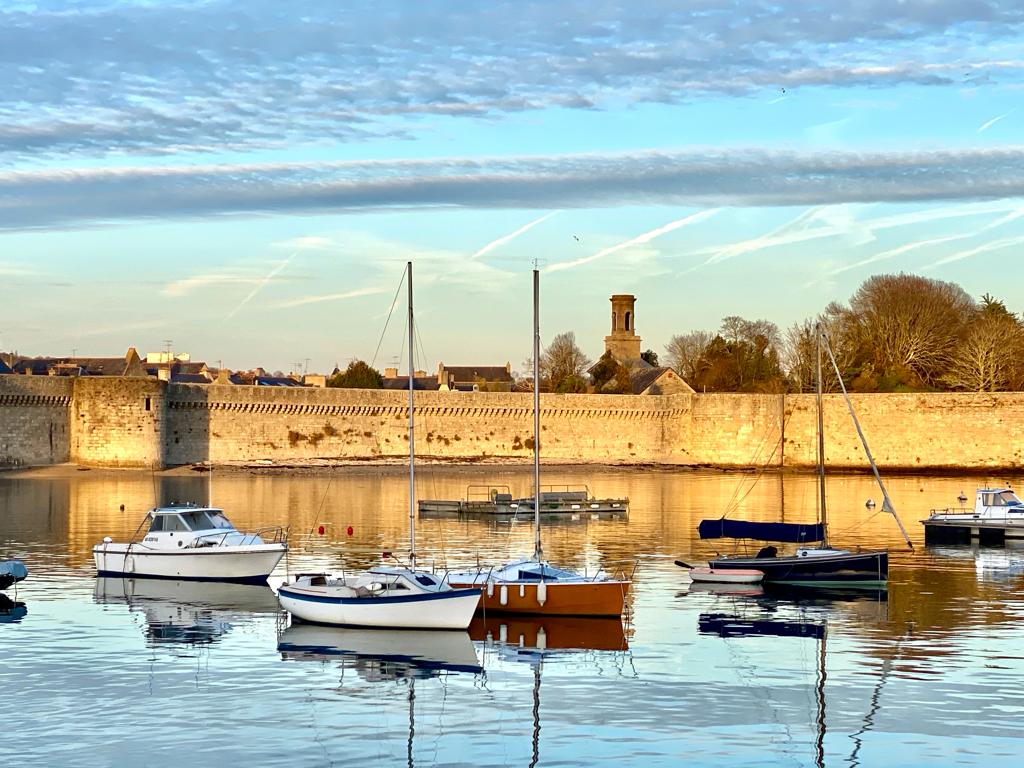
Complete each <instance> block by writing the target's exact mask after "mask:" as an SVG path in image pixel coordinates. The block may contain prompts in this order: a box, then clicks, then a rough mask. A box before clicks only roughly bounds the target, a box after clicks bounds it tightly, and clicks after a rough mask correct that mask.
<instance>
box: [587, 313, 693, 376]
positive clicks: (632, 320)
mask: <svg viewBox="0 0 1024 768" xmlns="http://www.w3.org/2000/svg"><path fill="white" fill-rule="evenodd" d="M611 302H612V332H611V333H610V334H609V335H608V336H605V337H604V349H605V352H606V353H608V354H610V355H611V356H612V359H614V360H615V362H617V363H619V365H622V366H623V367H625V368H626V370H628V371H629V379H630V385H631V390H632V392H633V394H634V395H674V394H679V393H688V392H693V387H691V386H690V385H689V384H687V383H686V382H685V381H684V380H683V378H682V377H681V376H680V375H679V374H678V373H676V372H675V371H673V370H672V369H671V368H669V367H667V366H655V365H651V364H650V363H648V362H647V361H646V360H644V359H643V358H642V357H641V356H640V355H641V351H640V350H641V348H642V345H641V341H642V340H641V338H640V337H639V336H638V335H637V333H636V296H633V295H631V294H627V293H617V294H615V295H614V296H612V297H611ZM590 370H591V372H593V370H594V369H593V368H591V369H590Z"/></svg>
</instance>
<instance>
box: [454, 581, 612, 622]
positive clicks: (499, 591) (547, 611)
mask: <svg viewBox="0 0 1024 768" xmlns="http://www.w3.org/2000/svg"><path fill="white" fill-rule="evenodd" d="M451 585H452V587H454V588H456V589H459V588H472V587H474V586H479V585H477V584H472V583H464V584H460V583H458V582H456V581H452V582H451ZM539 586H540V585H539V583H538V582H536V581H509V582H496V583H492V584H490V585H488V586H487V587H484V588H483V598H482V599H481V601H480V607H479V608H478V609H477V611H478V612H483V613H484V614H485V615H486V614H490V613H495V614H498V613H501V614H506V613H514V614H526V615H530V616H621V615H622V610H623V608H624V606H625V603H626V595H627V594H628V592H629V582H628V581H566V582H557V581H547V582H544V590H543V591H546V594H542V595H538V589H539Z"/></svg>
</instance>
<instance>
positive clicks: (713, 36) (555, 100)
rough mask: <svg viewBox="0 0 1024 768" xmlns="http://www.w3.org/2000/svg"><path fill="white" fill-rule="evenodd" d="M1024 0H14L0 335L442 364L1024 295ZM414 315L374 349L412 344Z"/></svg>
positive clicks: (1, 184)
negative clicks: (398, 309)
mask: <svg viewBox="0 0 1024 768" xmlns="http://www.w3.org/2000/svg"><path fill="white" fill-rule="evenodd" d="M1022 25H1024V6H1021V5H1020V4H1019V3H1016V2H1008V1H1004V0H970V1H968V0H930V1H928V2H913V1H911V0H907V1H906V2H893V1H892V0H885V1H884V2H883V1H882V0H878V1H875V0H865V1H862V2H848V3H847V2H806V1H804V0H773V1H772V2H761V1H760V0H737V2H734V3H728V4H725V3H720V2H719V3H716V2H704V1H696V2H693V1H691V2H684V1H679V0H676V1H675V2H661V1H659V0H647V1H646V2H643V3H627V2H624V1H622V2H620V1H619V0H607V1H606V2H601V3H593V2H583V1H579V2H557V1H551V2H522V1H516V2H503V1H502V0H492V1H491V2H486V3H483V2H469V1H466V0H462V1H460V2H444V1H441V0H438V1H437V2H430V3H423V2H372V3H371V2H359V1H358V0H355V1H352V2H346V3H337V2H334V1H333V0H330V1H328V0H309V1H307V2H302V3H298V4H291V3H281V2H279V1H278V2H268V1H266V0H249V1H248V2H244V3H242V2H226V1H223V0H210V1H201V0H179V1H178V2H173V1H172V2H157V1H156V0H148V1H145V2H143V1H141V0H106V1H103V0H94V1H86V0H40V1H38V2H23V1H21V0H7V1H6V2H4V3H3V4H2V6H0V82H3V83H4V88H3V89H0V284H2V285H3V286H4V289H3V298H2V301H0V307H2V309H0V349H18V350H19V351H21V352H23V353H29V354H43V353H49V354H70V352H71V350H72V349H76V350H77V351H78V353H79V354H120V353H122V352H123V351H124V349H125V348H127V346H128V345H130V344H131V345H135V346H137V347H139V348H140V351H141V352H145V351H148V350H158V349H162V348H163V340H164V339H173V341H174V347H175V349H176V350H178V351H188V352H190V353H191V354H192V355H193V357H194V358H200V359H206V360H209V361H218V360H219V361H223V363H224V364H225V365H228V366H230V367H233V368H237V367H248V366H251V365H256V364H262V365H264V366H265V367H268V368H271V369H274V368H281V369H289V368H291V367H292V364H293V363H294V362H296V361H304V360H306V359H309V360H310V363H309V366H310V369H311V370H316V369H319V370H323V369H329V368H330V367H332V366H333V364H334V363H335V362H336V361H337V362H340V363H342V364H343V365H344V363H345V362H346V361H347V360H349V359H351V358H354V357H358V358H366V359H370V358H372V357H373V355H374V352H375V349H376V348H377V343H378V340H379V339H380V337H381V332H382V330H383V326H384V320H385V318H386V317H387V314H388V309H389V307H390V306H391V301H392V298H393V296H394V293H395V290H396V288H397V285H398V281H399V279H400V276H401V271H402V267H403V264H404V262H405V261H406V260H408V259H412V260H413V261H414V262H415V263H416V291H417V315H418V319H419V335H420V337H421V340H422V348H423V351H424V353H425V357H424V360H423V361H421V363H420V364H421V366H423V365H424V364H425V366H426V367H428V368H430V369H433V368H435V367H436V365H437V362H438V361H439V360H443V361H445V362H446V363H448V364H459V363H463V364H470V363H504V362H505V361H510V362H512V364H513V366H515V367H519V366H520V364H521V363H522V361H523V359H524V358H525V357H526V356H527V354H528V350H529V345H530V322H531V321H530V316H529V307H530V274H529V271H530V268H531V263H532V260H533V259H534V258H536V259H539V261H540V263H541V265H542V268H543V277H542V292H543V293H542V295H543V299H542V333H543V336H544V338H545V340H549V339H550V338H551V336H553V335H554V334H555V333H558V332H560V331H564V330H574V331H575V332H576V335H577V339H578V340H579V341H580V343H581V345H582V346H583V347H584V349H585V351H587V352H588V354H590V355H591V356H592V357H596V356H598V355H599V354H600V353H601V351H602V338H603V336H604V335H605V334H606V333H607V330H608V328H607V326H608V324H609V314H610V305H609V303H608V297H609V296H610V295H611V294H612V293H625V292H629V293H635V294H636V295H637V297H638V303H637V328H638V331H639V332H640V334H641V335H642V336H643V338H644V346H645V347H651V348H653V349H655V350H656V351H659V352H660V351H662V349H663V347H664V344H665V343H666V342H667V341H668V339H669V338H670V336H671V335H672V334H674V333H681V332H686V331H688V330H691V329H695V328H713V327H716V326H717V325H718V322H719V320H720V318H721V317H723V316H725V315H730V314H740V315H743V316H746V317H749V318H756V317H765V318H768V319H770V320H773V321H775V322H776V323H778V324H779V325H780V326H782V327H786V326H787V325H789V324H791V323H793V322H796V321H799V320H801V319H803V318H804V317H807V316H809V315H812V314H814V313H815V312H817V311H819V310H820V309H821V308H822V307H824V305H825V304H826V303H827V302H829V301H831V300H839V301H844V300H846V299H847V298H848V297H849V295H850V294H851V293H852V292H853V291H854V290H855V289H856V287H857V286H858V285H859V284H860V283H861V282H862V281H863V280H864V279H865V278H866V277H868V276H870V275H871V274H875V273H879V272H893V271H913V272H918V273H921V274H925V275H928V276H930V277H935V278H939V279H943V280H951V281H955V282H958V283H960V284H961V285H963V287H964V288H965V289H966V290H967V291H968V292H970V293H971V294H973V295H975V296H979V295H980V294H982V293H985V292H990V293H993V294H995V295H997V296H1001V297H1003V298H1005V299H1006V301H1007V303H1008V305H1009V306H1010V308H1011V309H1013V310H1014V311H1021V310H1024V303H1022V301H1021V299H1020V291H1019V286H1020V285H1021V281H1020V278H1021V277H1022V272H1024V266H1022V265H1021V258H1020V257H1021V253H1022V248H1024V200H1022V195H1024V142H1022V141H1021V138H1020V137H1021V135H1022V130H1024V108H1022V107H1024V105H1022V104H1021V97H1022V95H1024V90H1022V89H1024V32H1022V30H1024V26H1022ZM397 325H398V324H397V323H394V322H393V324H392V327H391V329H389V331H388V333H387V334H386V337H385V339H384V343H383V344H382V345H381V351H380V352H379V353H378V355H377V359H376V363H377V365H378V366H381V367H382V366H384V365H387V364H391V362H392V361H393V359H394V358H395V357H396V356H399V355H400V354H401V348H402V336H401V332H400V329H399V328H397V327H396V326H397Z"/></svg>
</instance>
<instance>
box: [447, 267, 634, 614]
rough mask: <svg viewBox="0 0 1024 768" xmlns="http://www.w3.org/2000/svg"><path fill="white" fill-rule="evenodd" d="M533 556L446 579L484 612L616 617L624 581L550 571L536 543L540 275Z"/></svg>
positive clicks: (536, 277)
mask: <svg viewBox="0 0 1024 768" xmlns="http://www.w3.org/2000/svg"><path fill="white" fill-rule="evenodd" d="M533 361H534V363H533V368H534V374H533V499H532V500H531V506H532V507H533V529H534V549H533V556H532V557H527V558H523V559H520V560H516V561H513V562H511V563H507V564H505V565H502V566H500V567H499V568H496V569H493V570H490V571H485V570H476V571H464V572H461V573H452V574H450V576H449V579H450V580H451V582H452V584H453V585H454V586H462V587H476V588H483V590H484V595H483V602H482V607H483V609H484V611H485V612H488V613H519V614H531V615H548V616H621V615H622V611H623V609H624V607H625V603H626V593H627V592H628V591H629V586H630V582H629V580H628V579H611V578H607V577H606V576H605V575H604V574H603V573H602V572H600V571H598V572H597V573H596V574H594V575H591V576H587V575H583V574H579V573H574V572H572V571H568V570H563V569H561V568H555V567H553V566H552V565H551V564H550V563H548V562H547V561H546V560H545V559H544V552H543V549H542V547H541V540H540V513H541V505H540V504H538V503H537V500H538V499H541V498H543V497H542V496H541V488H540V376H539V367H540V366H539V362H540V272H539V270H537V269H534V270H533Z"/></svg>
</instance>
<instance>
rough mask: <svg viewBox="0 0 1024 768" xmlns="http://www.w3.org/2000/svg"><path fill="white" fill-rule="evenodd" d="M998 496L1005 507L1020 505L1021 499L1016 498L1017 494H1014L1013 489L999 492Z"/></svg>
mask: <svg viewBox="0 0 1024 768" xmlns="http://www.w3.org/2000/svg"><path fill="white" fill-rule="evenodd" d="M999 497H1000V499H1002V504H1003V506H1006V507H1019V506H1021V500H1020V499H1018V498H1017V494H1015V493H1014V492H1013V491H1003V492H1002V493H1000V494H999Z"/></svg>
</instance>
